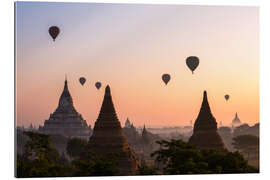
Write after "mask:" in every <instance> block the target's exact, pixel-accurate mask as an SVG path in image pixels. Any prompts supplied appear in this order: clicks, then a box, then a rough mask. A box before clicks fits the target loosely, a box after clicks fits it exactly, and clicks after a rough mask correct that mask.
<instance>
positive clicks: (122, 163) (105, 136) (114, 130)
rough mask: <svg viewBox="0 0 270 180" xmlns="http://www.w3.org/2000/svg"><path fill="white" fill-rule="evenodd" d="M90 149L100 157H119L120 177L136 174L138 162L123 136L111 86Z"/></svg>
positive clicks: (105, 97)
mask: <svg viewBox="0 0 270 180" xmlns="http://www.w3.org/2000/svg"><path fill="white" fill-rule="evenodd" d="M88 147H89V148H90V150H91V151H93V152H94V153H96V154H97V155H100V156H104V155H106V154H107V153H113V154H115V155H117V164H118V169H119V171H120V172H119V175H134V174H136V171H137V169H138V160H137V158H136V157H135V153H134V151H133V149H131V147H130V145H129V144H128V141H127V139H126V137H125V136H124V134H123V131H122V128H121V124H120V122H119V120H118V117H117V114H116V112H115V109H114V105H113V101H112V96H111V91H110V87H109V86H107V87H106V89H105V95H104V99H103V103H102V106H101V110H100V113H99V116H98V118H97V120H96V122H95V127H94V130H93V134H92V136H91V137H90V139H89V146H88Z"/></svg>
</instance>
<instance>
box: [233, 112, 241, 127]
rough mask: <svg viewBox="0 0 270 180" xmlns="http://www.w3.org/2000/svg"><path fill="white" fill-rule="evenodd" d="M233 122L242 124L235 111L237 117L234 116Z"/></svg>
mask: <svg viewBox="0 0 270 180" xmlns="http://www.w3.org/2000/svg"><path fill="white" fill-rule="evenodd" d="M232 124H233V125H240V124H241V121H240V119H239V118H238V115H237V113H235V117H234V119H233V120H232Z"/></svg>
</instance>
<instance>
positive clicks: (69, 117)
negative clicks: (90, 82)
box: [39, 80, 91, 138]
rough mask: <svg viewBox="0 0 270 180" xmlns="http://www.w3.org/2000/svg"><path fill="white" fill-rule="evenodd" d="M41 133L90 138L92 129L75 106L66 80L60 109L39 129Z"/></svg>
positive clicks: (59, 103) (60, 100) (59, 105)
mask: <svg viewBox="0 0 270 180" xmlns="http://www.w3.org/2000/svg"><path fill="white" fill-rule="evenodd" d="M39 131H40V132H41V133H45V134H61V135H63V136H67V137H81V138H89V136H90V133H91V129H90V128H89V127H88V125H87V123H86V120H84V119H83V118H82V115H81V114H79V113H78V112H77V111H76V109H75V108H74V106H73V100H72V97H71V95H70V92H69V90H68V82H67V80H65V85H64V90H63V92H62V94H61V96H60V98H59V102H58V107H57V108H56V110H55V111H54V113H52V114H50V117H49V119H48V120H45V122H44V126H43V127H40V128H39Z"/></svg>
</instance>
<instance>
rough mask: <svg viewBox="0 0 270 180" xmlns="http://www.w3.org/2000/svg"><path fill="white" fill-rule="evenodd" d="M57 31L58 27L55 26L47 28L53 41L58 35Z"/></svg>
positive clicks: (58, 30) (58, 31)
mask: <svg viewBox="0 0 270 180" xmlns="http://www.w3.org/2000/svg"><path fill="white" fill-rule="evenodd" d="M59 33H60V29H59V27H57V26H51V27H50V28H49V34H50V35H51V37H52V38H53V41H55V39H56V37H57V36H58V34H59Z"/></svg>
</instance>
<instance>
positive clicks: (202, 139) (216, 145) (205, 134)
mask: <svg viewBox="0 0 270 180" xmlns="http://www.w3.org/2000/svg"><path fill="white" fill-rule="evenodd" d="M189 143H191V144H193V145H195V146H197V147H198V148H201V149H216V150H219V151H227V150H226V148H225V146H224V144H223V141H222V139H221V137H220V135H219V134H218V131H217V122H216V119H215V117H214V116H213V115H212V113H211V109H210V106H209V103H208V100H207V93H206V91H204V93H203V102H202V105H201V109H200V112H199V115H198V117H197V119H196V121H195V124H194V128H193V134H192V136H191V137H190V139H189Z"/></svg>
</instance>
